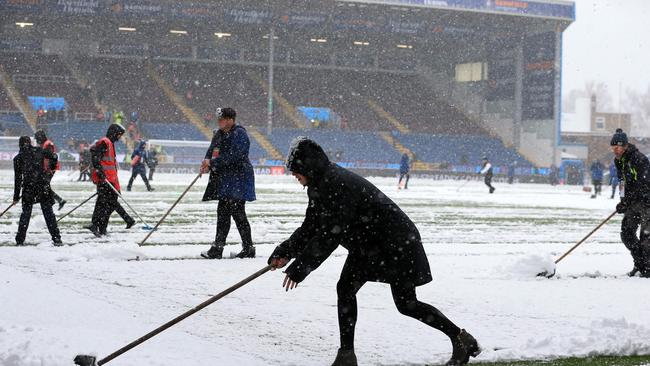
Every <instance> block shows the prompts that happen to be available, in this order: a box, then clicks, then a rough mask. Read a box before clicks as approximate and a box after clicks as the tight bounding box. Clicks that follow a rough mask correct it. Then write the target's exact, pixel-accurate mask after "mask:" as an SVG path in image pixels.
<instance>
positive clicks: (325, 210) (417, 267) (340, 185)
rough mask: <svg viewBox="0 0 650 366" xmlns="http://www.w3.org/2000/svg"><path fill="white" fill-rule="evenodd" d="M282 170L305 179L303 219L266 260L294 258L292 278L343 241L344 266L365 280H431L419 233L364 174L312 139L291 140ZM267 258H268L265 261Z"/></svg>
mask: <svg viewBox="0 0 650 366" xmlns="http://www.w3.org/2000/svg"><path fill="white" fill-rule="evenodd" d="M287 168H288V169H289V170H291V171H293V172H297V173H300V174H302V175H305V176H306V177H307V178H308V183H307V187H308V189H307V195H308V196H309V205H308V207H307V212H306V216H305V220H304V222H303V223H302V225H301V226H300V227H299V228H298V229H297V230H296V231H295V232H294V233H293V234H292V235H291V237H290V238H289V239H288V240H286V241H285V242H283V243H282V244H280V245H279V246H278V247H277V248H276V249H275V251H274V252H273V254H272V255H271V258H270V259H272V258H288V259H292V258H295V261H294V262H293V263H292V264H291V265H290V266H289V267H288V268H287V270H286V273H287V274H288V276H289V277H290V278H291V279H292V280H293V281H296V282H301V281H302V280H304V279H305V277H307V275H309V273H311V271H313V270H315V269H316V268H318V266H320V265H321V264H322V263H323V261H325V259H327V257H329V255H330V254H331V253H332V252H333V251H334V250H335V249H336V248H337V247H338V246H339V245H342V246H343V247H345V248H346V249H347V250H348V253H349V255H348V260H347V263H348V265H346V268H347V270H350V271H354V272H355V274H356V275H358V276H359V278H361V279H363V280H365V281H377V282H386V283H407V282H408V283H412V284H414V285H415V286H419V285H423V284H425V283H428V282H430V281H431V279H432V278H431V270H430V268H429V262H428V260H427V257H426V255H425V252H424V248H423V247H422V243H421V239H420V233H419V232H418V230H417V228H416V227H415V224H414V223H413V222H412V221H411V220H410V219H409V218H408V216H406V214H405V213H404V212H403V211H402V210H401V209H400V208H399V207H398V206H397V205H396V204H395V203H394V202H393V201H391V200H390V199H389V198H388V197H387V196H386V195H384V194H383V193H382V192H381V191H380V190H379V189H377V187H375V186H374V185H373V184H372V183H370V182H368V181H367V180H366V179H364V178H363V177H361V176H359V175H357V174H355V173H352V172H350V171H348V170H346V169H344V168H341V167H339V166H338V165H336V164H333V163H331V162H330V161H329V159H328V158H327V155H326V154H325V152H324V151H323V149H322V148H321V147H320V146H319V145H318V144H316V143H315V142H313V141H311V140H308V139H301V140H297V141H295V142H294V144H293V145H292V147H291V150H290V153H289V157H288V158H287ZM270 259H269V262H270Z"/></svg>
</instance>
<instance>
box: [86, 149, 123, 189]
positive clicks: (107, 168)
mask: <svg viewBox="0 0 650 366" xmlns="http://www.w3.org/2000/svg"><path fill="white" fill-rule="evenodd" d="M102 142H103V143H105V144H106V146H108V149H107V150H106V153H105V154H104V156H103V157H102V160H101V162H100V164H101V165H102V170H104V175H105V176H106V180H107V181H109V182H110V183H112V184H113V186H114V187H115V188H116V189H117V190H118V191H119V190H120V180H119V178H118V177H117V160H116V159H115V147H114V146H113V142H112V141H111V140H110V139H109V138H108V137H102V138H101V139H99V140H98V141H97V143H96V144H95V146H99V145H100V144H101V143H102ZM92 179H93V182H94V183H95V184H99V183H101V181H100V180H99V177H98V176H97V171H96V170H95V169H94V168H93V169H92Z"/></svg>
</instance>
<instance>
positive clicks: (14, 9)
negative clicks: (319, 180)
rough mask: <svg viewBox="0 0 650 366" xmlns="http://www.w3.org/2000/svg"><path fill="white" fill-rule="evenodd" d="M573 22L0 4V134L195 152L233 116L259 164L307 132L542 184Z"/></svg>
mask: <svg viewBox="0 0 650 366" xmlns="http://www.w3.org/2000/svg"><path fill="white" fill-rule="evenodd" d="M574 17H575V6H574V4H573V2H569V1H557V0H544V1H542V0H539V1H533V0H336V1H334V0H325V1H288V0H275V1H264V2H261V1H248V0H244V1H242V0H238V1H199V0H195V1H154V0H0V25H1V26H2V28H1V31H0V84H1V85H0V86H1V87H0V129H1V130H0V132H1V133H2V134H4V135H5V136H17V135H20V134H23V133H30V132H31V131H33V130H34V129H36V128H47V129H48V131H49V132H50V135H51V136H52V137H53V139H54V140H55V141H57V143H58V144H59V145H60V146H61V147H62V148H63V149H68V150H69V151H70V152H72V153H73V154H72V155H73V156H74V153H75V152H76V151H75V150H74V143H75V141H87V142H91V141H92V140H94V139H96V138H97V137H98V136H99V134H100V133H101V131H102V129H103V128H104V127H105V126H106V124H107V123H108V122H109V121H110V122H113V121H115V119H116V118H119V119H120V121H121V122H122V123H123V124H124V125H125V127H126V126H127V125H129V127H130V128H131V127H132V129H131V130H130V137H131V138H132V139H138V138H146V139H156V140H206V141H207V140H208V139H209V136H210V135H211V130H212V129H213V128H215V126H216V123H215V121H214V113H215V110H216V108H218V107H222V106H230V107H233V108H235V109H236V110H237V112H238V122H239V123H240V124H242V125H243V126H245V127H246V128H247V129H249V131H250V134H251V158H254V160H255V164H256V165H258V166H274V165H276V166H277V165H281V160H282V156H283V154H284V153H285V152H286V150H287V149H288V145H289V141H290V140H291V139H292V138H293V137H295V136H298V135H308V136H312V137H314V138H316V139H317V140H318V141H319V142H321V143H322V144H323V145H324V146H325V147H326V148H327V150H328V153H329V154H330V156H331V157H332V159H334V160H336V161H338V162H339V163H341V164H343V165H346V166H349V167H352V168H355V167H356V168H370V169H377V170H382V169H383V170H387V171H389V172H390V174H393V173H392V172H393V171H394V170H395V169H397V166H398V164H399V160H400V156H401V155H402V154H403V153H407V154H409V155H410V156H411V157H412V158H413V161H414V164H413V167H414V169H416V170H419V171H422V172H433V171H450V172H454V171H456V172H462V171H465V172H473V171H474V169H475V167H476V166H478V165H479V164H480V159H481V158H482V157H483V156H486V155H487V156H489V157H490V160H491V161H492V163H493V164H494V165H495V166H496V167H497V168H496V170H497V173H499V172H503V171H504V170H505V167H506V166H508V165H510V164H513V163H515V162H516V164H517V167H518V168H517V169H518V170H519V174H521V175H530V174H539V173H540V172H542V173H543V172H544V171H545V168H548V167H550V166H551V165H552V164H557V163H559V157H558V156H557V145H558V139H559V137H558V136H559V118H560V113H559V111H560V100H561V90H560V78H561V44H562V32H563V31H564V30H565V29H566V27H568V26H569V25H570V24H571V23H572V22H573V20H574ZM269 90H270V91H271V92H270V93H269ZM41 107H42V108H41ZM39 109H40V111H39ZM46 111H47V112H46ZM134 112H135V113H134ZM131 122H133V123H131ZM127 146H130V145H129V142H128V141H127ZM163 153H164V154H168V155H170V156H173V155H176V158H175V159H169V160H168V161H175V162H177V163H179V162H184V163H192V162H194V161H195V162H197V163H198V161H199V159H200V158H201V156H202V152H201V148H179V147H170V148H169V149H164V151H163ZM2 155H3V156H4V155H6V154H2ZM162 160H163V161H165V160H164V159H162Z"/></svg>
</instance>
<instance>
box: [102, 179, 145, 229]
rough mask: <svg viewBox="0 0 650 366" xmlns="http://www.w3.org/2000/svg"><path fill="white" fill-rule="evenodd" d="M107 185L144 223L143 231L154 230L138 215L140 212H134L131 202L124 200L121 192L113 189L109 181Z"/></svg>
mask: <svg viewBox="0 0 650 366" xmlns="http://www.w3.org/2000/svg"><path fill="white" fill-rule="evenodd" d="M105 183H106V184H108V186H109V187H111V189H112V190H113V192H115V194H116V195H117V196H118V197H120V198H121V199H122V201H123V202H124V203H126V205H127V206H128V207H129V208H130V209H131V211H132V212H133V213H134V214H135V215H136V216H137V217H138V218H139V219H140V221H142V225H143V226H142V229H143V230H153V228H152V227H151V226H150V225H149V224H147V223H146V222H145V221H144V219H143V218H142V217H141V216H140V214H138V211H136V210H134V209H133V207H131V205H130V204H129V202H127V200H126V199H124V197H123V196H122V195H121V194H120V192H119V191H118V190H117V189H115V187H113V185H112V184H111V183H109V182H107V181H105Z"/></svg>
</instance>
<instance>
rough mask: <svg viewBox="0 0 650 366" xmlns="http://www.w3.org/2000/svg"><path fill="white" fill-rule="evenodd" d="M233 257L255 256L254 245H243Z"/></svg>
mask: <svg viewBox="0 0 650 366" xmlns="http://www.w3.org/2000/svg"><path fill="white" fill-rule="evenodd" d="M235 258H255V247H254V246H252V245H251V246H249V247H245V248H244V249H242V251H241V252H239V253H237V255H236V256H235Z"/></svg>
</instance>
